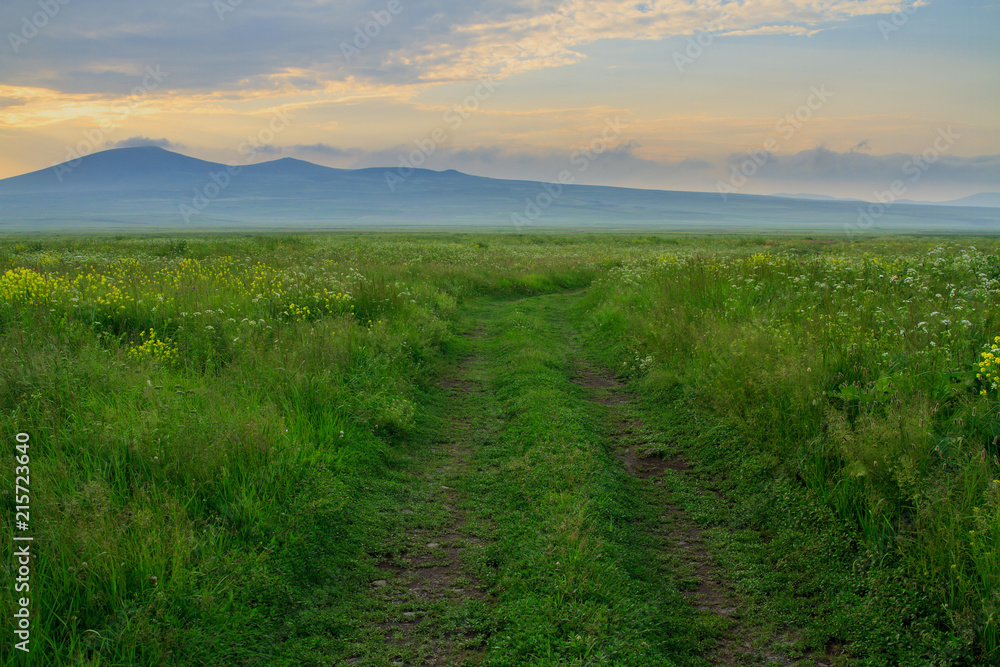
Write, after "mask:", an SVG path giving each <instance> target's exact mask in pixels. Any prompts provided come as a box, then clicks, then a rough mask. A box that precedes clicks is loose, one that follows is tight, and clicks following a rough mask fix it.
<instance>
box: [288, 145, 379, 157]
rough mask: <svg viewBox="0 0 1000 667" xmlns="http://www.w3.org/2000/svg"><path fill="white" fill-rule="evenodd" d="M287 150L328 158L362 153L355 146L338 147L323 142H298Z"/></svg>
mask: <svg viewBox="0 0 1000 667" xmlns="http://www.w3.org/2000/svg"><path fill="white" fill-rule="evenodd" d="M288 150H289V152H292V153H296V154H306V155H319V156H322V157H328V158H346V157H356V156H358V155H359V154H361V153H362V151H360V150H358V149H357V148H338V147H337V146H331V145H329V144H324V143H315V144H298V145H295V146H290V147H289V149H288Z"/></svg>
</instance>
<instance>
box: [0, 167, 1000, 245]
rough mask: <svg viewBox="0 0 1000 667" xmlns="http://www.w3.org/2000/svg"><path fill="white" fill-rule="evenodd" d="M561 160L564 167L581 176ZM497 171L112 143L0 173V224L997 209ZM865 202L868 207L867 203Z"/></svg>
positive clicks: (861, 222) (789, 222)
mask: <svg viewBox="0 0 1000 667" xmlns="http://www.w3.org/2000/svg"><path fill="white" fill-rule="evenodd" d="M569 167H570V165H569V164H567V171H566V172H564V174H568V175H569V177H570V178H569V179H567V180H570V181H571V179H575V178H576V177H578V176H579V173H578V172H577V171H574V170H571V169H570V168H569ZM865 207H866V205H865V204H864V203H863V202H858V201H839V200H804V199H790V198H785V197H776V196H758V195H741V194H732V195H729V196H727V197H723V196H721V195H719V194H716V193H706V192H675V191H664V190H639V189H629V188H614V187H602V186H587V185H573V184H569V185H558V184H553V183H548V184H546V183H539V182H534V181H515V180H500V179H493V178H483V177H479V176H471V175H469V174H463V173H461V172H458V171H454V170H448V171H431V170H428V169H412V170H401V169H398V168H374V169H356V170H351V169H333V168H330V167H324V166H320V165H317V164H313V163H311V162H305V161H303V160H296V159H293V158H282V159H280V160H273V161H271V162H263V163H258V164H251V165H234V166H227V165H223V164H219V163H214V162H207V161H205V160H198V159H195V158H191V157H188V156H185V155H181V154H179V153H174V152H171V151H168V150H165V149H162V148H153V147H142V148H119V149H112V150H107V151H103V152H100V153H95V154H93V155H89V156H86V157H83V158H80V159H79V160H77V161H75V162H72V163H64V164H61V165H56V166H54V167H51V168H49V169H42V170H39V171H36V172H32V173H28V174H23V175H20V176H15V177H13V178H8V179H4V180H0V231H4V232H15V231H16V232H24V231H38V232H53V231H107V230H116V231H140V230H181V229H189V230H230V231H235V230H267V229H275V228H281V229H297V230H308V229H398V228H406V229H441V228H472V227H474V228H477V229H489V230H499V231H518V230H524V231H528V230H531V229H563V230H580V231H586V230H623V229H630V230H640V231H666V230H683V231H691V232H715V231H739V230H760V231H764V230H768V231H828V232H829V231H838V232H845V233H847V234H852V235H854V234H864V233H868V232H870V231H881V232H887V231H920V232H945V231H948V232H978V233H996V232H997V231H1000V210H997V209H990V208H975V207H969V206H965V207H944V206H935V207H929V206H914V205H907V204H902V203H896V204H893V205H892V206H889V207H887V208H886V210H885V211H882V212H881V213H882V214H881V215H880V216H877V217H875V218H870V219H869V218H867V217H866V213H865V210H866V209H865ZM873 213H879V212H878V211H876V210H874V209H873Z"/></svg>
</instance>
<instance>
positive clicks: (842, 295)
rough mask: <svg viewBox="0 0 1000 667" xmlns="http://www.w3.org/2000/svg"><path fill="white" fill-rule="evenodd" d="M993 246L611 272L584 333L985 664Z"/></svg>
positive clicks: (726, 251) (990, 572)
mask: <svg viewBox="0 0 1000 667" xmlns="http://www.w3.org/2000/svg"><path fill="white" fill-rule="evenodd" d="M997 250H998V246H997V243H996V241H985V242H984V243H982V244H980V247H979V248H977V247H975V245H974V244H970V243H958V242H951V241H941V240H926V241H922V240H914V239H898V240H870V241H868V242H866V243H863V244H851V245H849V244H845V243H837V244H833V245H819V244H816V243H809V242H804V241H801V240H788V241H783V242H773V243H772V242H763V243H760V244H758V245H757V246H756V247H753V246H749V247H747V246H738V245H733V246H731V247H729V248H726V247H718V248H716V249H713V251H712V252H704V250H701V251H697V249H691V248H684V249H679V251H677V252H672V253H667V254H663V255H661V256H660V257H658V258H644V259H639V260H635V261H631V262H626V263H623V264H622V265H621V266H620V267H617V268H615V269H613V270H612V271H611V272H610V273H609V274H608V276H607V278H605V279H603V280H601V281H599V282H598V283H597V284H595V286H594V289H593V290H592V292H591V296H590V307H591V308H592V311H591V321H592V323H593V325H594V326H595V328H596V331H597V333H596V336H597V337H598V338H599V339H600V340H602V341H603V342H604V344H606V345H607V346H608V347H609V348H610V349H612V350H613V351H614V352H613V355H617V356H618V357H624V358H625V361H624V362H623V363H622V365H621V370H622V371H623V373H624V374H630V375H634V376H637V377H641V378H642V382H643V383H644V386H645V387H646V388H647V389H648V390H649V391H658V390H661V389H663V388H665V387H671V386H676V385H683V386H686V387H689V388H691V389H693V390H694V391H696V392H697V395H698V396H699V397H700V400H701V402H702V403H703V404H704V405H706V406H708V407H710V408H711V409H712V410H713V411H714V412H715V413H716V414H718V415H719V416H720V417H722V418H723V419H724V420H725V421H727V422H728V423H730V424H732V425H734V426H736V427H737V428H738V429H739V430H740V432H741V433H742V434H744V436H745V437H746V438H747V439H748V440H749V441H750V442H752V443H754V444H755V445H756V446H758V447H760V448H761V449H763V450H764V451H767V452H770V453H772V454H773V456H774V460H775V461H776V462H777V464H778V465H780V466H782V467H784V468H785V469H786V470H788V471H791V472H792V473H793V474H795V475H797V476H798V477H799V478H800V479H801V480H802V482H803V483H804V484H807V485H808V486H809V487H810V488H812V489H813V490H814V491H815V492H816V493H817V494H818V495H819V496H820V497H822V498H823V499H824V500H825V502H826V503H828V504H829V506H830V507H831V508H832V509H833V510H834V511H835V512H836V513H837V514H838V515H839V516H841V517H842V519H843V520H844V521H845V522H847V523H850V524H852V525H855V526H857V528H858V529H859V530H860V534H861V535H862V536H863V540H864V542H865V543H866V546H867V547H868V548H870V549H872V550H874V551H875V553H876V554H880V556H878V557H879V558H889V559H890V560H896V561H898V562H899V563H901V564H902V567H903V568H905V571H906V573H907V584H908V585H909V586H910V587H911V588H913V589H922V590H926V591H928V592H929V594H930V595H931V596H932V597H933V598H934V599H935V600H936V602H937V605H938V608H939V609H940V610H941V614H942V617H943V618H947V622H948V624H949V626H950V628H951V630H952V632H953V634H954V637H955V638H956V641H957V642H959V643H961V642H963V641H972V637H974V638H975V639H974V641H975V643H976V645H977V647H978V651H979V652H980V653H981V655H982V656H983V657H984V659H992V660H995V659H997V658H998V657H1000V643H998V627H1000V481H997V480H998V478H1000V446H998V444H997V443H998V436H1000V391H998V387H997V386H996V384H995V382H994V381H992V380H990V379H989V378H987V377H985V376H984V375H983V373H982V372H981V369H982V362H983V359H984V357H983V354H984V353H985V354H991V352H990V350H992V349H993V348H994V347H995V345H996V342H995V341H994V338H995V336H997V335H1000V307H998V305H1000V261H998V259H997Z"/></svg>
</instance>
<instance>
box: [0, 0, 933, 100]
mask: <svg viewBox="0 0 1000 667" xmlns="http://www.w3.org/2000/svg"><path fill="white" fill-rule="evenodd" d="M219 4H226V5H227V6H230V7H232V9H233V11H231V12H224V13H218V12H217V11H216V9H215V7H216V6H217V5H219ZM921 4H926V3H925V2H922V1H921V0H899V1H896V2H888V1H886V0H782V1H780V2H779V1H777V0H774V1H770V0H769V1H759V2H738V1H736V0H729V1H720V0H649V1H647V2H643V3H636V4H627V3H622V2H621V1H620V0H462V1H461V2H459V1H458V0H423V1H422V2H412V1H409V0H408V1H406V2H404V3H402V7H403V9H402V11H401V12H399V13H398V14H397V15H395V16H392V17H391V20H390V21H388V22H387V23H386V24H385V25H380V24H378V23H372V22H373V20H374V19H373V16H372V11H376V12H379V11H383V10H384V7H385V4H383V3H369V2H363V1H362V0H344V1H338V2H331V1H329V0H296V2H289V3H283V2H276V1H273V0H242V2H240V3H236V2H234V1H229V2H217V3H211V2H205V1H203V0H178V1H177V2H174V3H170V4H168V5H165V4H164V3H162V2H159V1H155V0H102V2H100V3H80V4H77V3H73V4H71V5H67V6H66V7H65V8H64V9H63V10H62V11H61V12H60V13H59V14H57V15H56V16H54V17H53V18H52V19H51V20H50V21H49V22H48V24H47V25H46V26H45V28H44V30H43V31H42V33H43V34H41V35H40V36H38V37H36V38H34V39H33V40H31V41H30V42H29V43H28V44H26V45H24V46H23V47H22V48H21V49H20V52H19V53H18V55H17V57H5V58H3V59H0V80H2V81H4V82H6V83H7V84H9V85H23V86H37V87H41V88H48V89H50V90H57V91H59V92H62V93H95V92H100V93H103V94H107V95H126V94H128V92H129V91H130V90H132V89H133V88H134V87H135V86H137V85H140V84H141V82H142V80H143V77H144V69H145V67H147V66H154V67H155V66H157V65H159V66H162V67H163V69H164V70H165V71H167V72H169V73H170V76H169V77H168V79H167V81H166V83H165V84H164V86H163V89H170V90H180V91H186V92H193V91H200V92H203V93H208V92H213V93H218V92H225V91H231V92H234V93H235V92H237V91H239V94H244V95H245V94H247V93H248V92H253V91H256V92H257V93H259V94H261V95H268V94H291V93H295V94H300V95H320V94H322V93H324V91H326V90H327V89H328V88H329V87H330V86H331V85H333V84H337V83H344V82H348V81H352V80H353V81H355V82H362V83H363V82H377V83H378V84H380V85H382V86H407V85H412V84H413V83H414V82H425V83H433V82H440V81H455V80H473V79H476V78H479V77H481V76H484V75H485V74H490V73H492V74H495V75H498V76H510V75H514V74H518V73H521V72H527V71H532V70H537V69H542V68H548V67H559V66H563V65H567V64H571V63H575V62H577V61H579V60H581V59H582V58H583V57H584V56H583V55H582V53H581V52H580V48H581V47H584V46H586V45H588V44H591V43H593V42H597V41H600V40H610V39H627V40H660V39H665V38H667V37H671V36H676V35H692V34H695V33H698V32H701V31H704V30H706V28H707V27H708V28H709V29H710V30H712V31H713V32H715V33H716V34H719V35H749V34H787V35H802V34H809V33H812V32H815V31H817V30H822V29H825V28H828V27H830V26H832V25H836V24H837V23H840V22H843V21H845V20H848V19H850V18H854V17H859V16H874V15H886V14H891V13H892V12H894V11H897V10H900V9H901V8H903V7H909V6H919V5H921ZM33 12H37V5H36V3H35V2H33V1H32V0H12V1H10V2H5V3H3V5H2V6H0V25H9V26H17V25H21V21H22V18H23V17H24V16H28V15H30V14H32V13H33ZM383 18H384V17H383ZM707 22H711V25H710V26H707V25H706V23H707ZM366 29H367V30H368V31H369V33H370V34H373V35H374V36H373V37H368V36H367V35H365V30H366ZM359 34H360V37H358V35H359ZM358 45H360V48H358ZM345 46H349V47H351V48H354V49H355V50H356V53H354V52H350V54H351V55H350V57H347V56H346V55H345ZM67 63H72V67H67V66H66V64H67Z"/></svg>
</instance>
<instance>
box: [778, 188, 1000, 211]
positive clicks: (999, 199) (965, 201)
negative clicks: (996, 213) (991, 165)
mask: <svg viewBox="0 0 1000 667" xmlns="http://www.w3.org/2000/svg"><path fill="white" fill-rule="evenodd" d="M771 196H772V197H784V198H786V199H808V200H813V201H851V202H863V201H865V200H863V199H851V198H843V197H831V196H829V195H815V194H808V193H801V194H796V195H790V194H786V193H783V192H782V193H778V194H773V195H771ZM893 203H894V204H914V205H918V206H978V207H985V208H1000V192H981V193H979V194H975V195H970V196H968V197H962V198H961V199H953V200H951V201H921V200H916V199H897V200H896V201H895V202H893Z"/></svg>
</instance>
